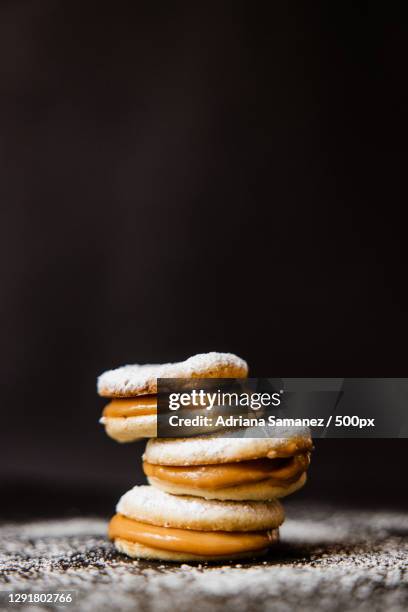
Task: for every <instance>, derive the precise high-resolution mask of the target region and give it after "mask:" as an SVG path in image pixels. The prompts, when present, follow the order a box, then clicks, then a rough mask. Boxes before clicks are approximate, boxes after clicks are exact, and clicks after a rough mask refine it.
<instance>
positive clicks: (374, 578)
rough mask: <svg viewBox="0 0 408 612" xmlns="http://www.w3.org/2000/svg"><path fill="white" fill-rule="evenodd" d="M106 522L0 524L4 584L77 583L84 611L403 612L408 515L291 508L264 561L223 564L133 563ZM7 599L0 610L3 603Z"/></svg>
mask: <svg viewBox="0 0 408 612" xmlns="http://www.w3.org/2000/svg"><path fill="white" fill-rule="evenodd" d="M67 523H68V526H67ZM48 524H50V525H51V526H52V533H50V534H49V535H48V536H47V535H45V532H46V529H47V525H48ZM58 524H59V526H60V527H59V530H60V534H59V535H58ZM105 529H106V522H104V521H101V520H99V519H98V520H95V525H94V526H92V519H86V520H83V519H76V520H74V521H72V520H69V521H66V520H60V521H57V520H56V521H52V522H51V523H50V522H42V523H30V524H25V525H24V524H23V525H22V524H19V525H10V524H9V525H4V526H1V527H0V542H1V544H0V582H2V583H3V587H2V588H3V589H4V591H6V590H9V591H14V592H15V591H22V590H28V591H29V592H35V591H45V592H55V591H56V590H62V589H65V590H71V589H72V590H76V591H77V594H76V601H75V605H74V606H69V607H67V609H70V610H71V609H73V610H74V609H75V610H81V612H88V611H89V612H95V610H103V611H104V612H116V611H118V610H120V611H121V612H128V611H129V612H134V611H135V610H149V611H150V612H162V611H163V612H165V610H169V609H171V610H172V609H177V610H178V612H190V610H191V608H192V607H193V608H194V610H195V611H196V612H226V611H227V610H228V611H229V610H239V611H240V612H253V611H254V610H256V611H257V612H269V611H270V610H274V612H275V611H276V612H290V611H292V610H300V609H301V610H302V611H304V612H309V611H310V612H312V611H313V612H327V611H328V610H330V611H332V612H355V611H358V612H373V611H374V610H390V611H392V612H402V611H404V612H405V611H406V609H407V601H408V577H407V563H408V544H407V534H408V524H407V515H406V513H402V512H389V511H387V512H381V511H379V510H378V511H375V512H371V511H361V512H356V511H351V510H341V511H340V510H336V509H334V508H331V509H330V508H322V507H321V506H319V505H313V506H307V507H303V508H302V507H301V506H298V505H295V506H294V507H292V508H291V509H290V520H288V521H287V522H286V523H285V525H284V527H283V528H282V532H281V537H282V544H281V546H280V548H279V547H277V548H274V549H273V550H271V552H270V553H269V555H268V556H267V557H266V558H265V559H263V560H261V561H251V560H250V561H240V562H239V563H238V564H233V565H230V564H227V563H223V564H222V565H221V566H220V565H207V564H199V565H195V564H191V563H188V564H187V563H183V564H182V565H179V564H172V563H163V562H161V563H157V562H156V563H152V562H145V561H135V560H132V559H129V558H127V557H125V556H124V555H120V554H118V553H117V552H116V551H115V550H114V548H113V545H112V544H111V543H110V542H108V541H107V539H106V537H105V535H104V532H105ZM98 532H100V534H101V535H98ZM3 594H4V593H3ZM4 602H6V600H5V599H4V598H3V599H2V600H1V601H0V610H9V609H10V607H8V605H7V603H4ZM32 609H34V607H33V608H32ZM35 609H36V610H37V609H38V610H40V609H41V610H42V609H44V608H43V607H42V606H39V605H36V606H35Z"/></svg>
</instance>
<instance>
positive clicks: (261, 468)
mask: <svg viewBox="0 0 408 612" xmlns="http://www.w3.org/2000/svg"><path fill="white" fill-rule="evenodd" d="M309 463H310V458H309V453H304V454H301V455H295V456H294V457H291V458H290V459H253V460H251V461H240V462H237V463H224V464H219V465H192V466H184V465H183V466H170V465H153V464H152V463H148V462H147V461H144V462H143V470H144V473H145V474H146V476H151V477H153V478H158V479H160V480H164V481H166V482H171V483H173V484H176V485H181V486H186V487H193V488H196V489H223V488H225V487H234V486H237V485H243V484H250V483H254V482H261V481H262V480H269V481H272V484H277V485H286V484H291V483H292V482H295V481H296V480H298V479H299V478H300V476H301V474H302V473H303V472H304V471H305V470H306V469H307V468H308V466H309Z"/></svg>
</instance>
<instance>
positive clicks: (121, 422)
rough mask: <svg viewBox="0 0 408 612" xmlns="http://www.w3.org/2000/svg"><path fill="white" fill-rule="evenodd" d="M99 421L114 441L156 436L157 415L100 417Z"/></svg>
mask: <svg viewBox="0 0 408 612" xmlns="http://www.w3.org/2000/svg"><path fill="white" fill-rule="evenodd" d="M99 422H100V423H101V424H102V425H104V426H105V431H106V433H107V434H108V436H109V437H110V438H112V439H113V440H116V442H121V443H124V442H135V441H136V440H139V439H140V438H154V437H156V436H157V416H156V415H155V414H154V415H149V414H146V415H143V416H139V417H135V416H133V417H114V418H112V417H104V416H103V417H102V418H101V419H100V420H99Z"/></svg>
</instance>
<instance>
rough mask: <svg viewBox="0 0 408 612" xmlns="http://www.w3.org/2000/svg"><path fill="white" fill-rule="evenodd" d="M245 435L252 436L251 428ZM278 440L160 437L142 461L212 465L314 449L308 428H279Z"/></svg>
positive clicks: (286, 454) (277, 432) (147, 448)
mask: <svg viewBox="0 0 408 612" xmlns="http://www.w3.org/2000/svg"><path fill="white" fill-rule="evenodd" d="M245 434H248V436H250V429H248V430H247V431H246V432H245ZM276 436H277V437H276V438H251V437H245V438H231V437H228V436H227V435H226V434H224V435H223V436H220V435H217V434H215V435H211V436H197V437H194V438H193V437H192V438H157V439H151V440H149V442H148V443H147V445H146V450H145V453H144V455H143V459H144V460H145V461H148V462H149V463H154V464H157V465H211V464H218V463H229V462H233V461H244V460H249V459H259V458H262V457H269V458H274V457H284V456H291V455H295V454H297V453H300V452H304V451H309V450H311V449H312V441H311V438H310V433H309V430H308V429H307V428H304V429H302V428H300V427H298V428H291V429H288V428H285V429H284V428H276Z"/></svg>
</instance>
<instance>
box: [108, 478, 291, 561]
mask: <svg viewBox="0 0 408 612" xmlns="http://www.w3.org/2000/svg"><path fill="white" fill-rule="evenodd" d="M116 511H117V514H116V515H115V516H114V517H113V518H112V520H111V523H110V527H109V535H110V537H111V539H113V540H114V543H115V546H116V548H117V549H118V550H119V551H120V552H125V553H126V554H128V555H130V556H135V557H139V558H149V559H153V558H154V559H162V560H172V561H210V560H225V559H234V558H242V557H245V556H254V555H258V554H263V553H265V552H266V550H267V549H268V548H269V547H270V546H271V545H273V544H274V543H275V542H276V541H277V538H278V532H277V530H278V527H279V525H281V524H282V522H283V520H284V513H283V508H282V506H281V505H280V503H279V502H278V501H277V500H274V501H271V502H267V503H265V502H220V501H213V500H211V501H210V500H204V499H200V498H197V497H189V496H183V497H179V496H173V495H168V494H167V493H164V492H163V491H160V490H158V489H155V488H153V487H150V486H137V487H134V488H133V489H131V490H130V491H128V492H127V493H125V495H123V496H122V498H121V499H120V500H119V503H118V505H117V508H116Z"/></svg>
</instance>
